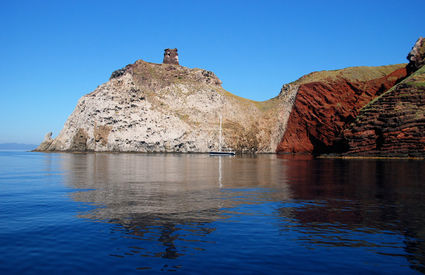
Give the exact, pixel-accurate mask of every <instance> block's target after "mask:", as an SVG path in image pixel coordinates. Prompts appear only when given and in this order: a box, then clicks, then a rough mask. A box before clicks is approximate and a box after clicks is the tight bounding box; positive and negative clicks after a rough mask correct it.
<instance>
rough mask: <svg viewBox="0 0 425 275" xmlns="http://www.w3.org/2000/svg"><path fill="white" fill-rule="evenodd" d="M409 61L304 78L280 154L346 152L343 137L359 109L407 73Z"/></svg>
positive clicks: (281, 143)
mask: <svg viewBox="0 0 425 275" xmlns="http://www.w3.org/2000/svg"><path fill="white" fill-rule="evenodd" d="M404 66H405V64H400V65H391V66H382V67H353V68H347V69H344V70H338V71H322V72H315V73H312V74H309V75H307V76H304V77H302V78H301V79H299V80H298V81H296V82H295V83H296V84H298V85H299V88H298V93H297V97H296V100H295V104H294V107H293V109H292V111H291V115H290V117H289V121H288V125H287V128H286V131H285V133H284V135H283V138H282V140H281V142H280V143H279V145H278V147H277V150H276V151H277V152H279V153H316V154H321V153H330V152H341V151H343V150H344V149H345V148H344V144H342V143H341V142H340V141H341V139H340V138H339V136H340V134H341V132H342V130H343V129H344V128H345V127H346V126H347V125H348V124H349V123H350V122H352V121H353V120H354V118H355V117H356V116H357V114H358V112H359V110H360V109H361V108H362V107H363V106H364V105H366V104H367V103H368V102H369V101H370V100H372V99H373V98H374V97H376V96H378V95H380V94H382V93H384V92H385V91H387V90H388V89H390V88H391V87H392V86H393V85H394V84H395V83H397V82H398V81H400V80H401V79H403V78H404V77H405V76H406V69H405V68H404Z"/></svg>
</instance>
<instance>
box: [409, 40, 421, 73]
mask: <svg viewBox="0 0 425 275" xmlns="http://www.w3.org/2000/svg"><path fill="white" fill-rule="evenodd" d="M407 60H409V64H408V65H407V72H408V73H409V74H411V73H413V72H415V71H417V70H419V69H420V68H421V67H422V66H423V65H425V38H423V37H419V39H418V40H417V41H416V43H415V45H414V46H413V48H412V50H411V51H410V52H409V54H408V55H407Z"/></svg>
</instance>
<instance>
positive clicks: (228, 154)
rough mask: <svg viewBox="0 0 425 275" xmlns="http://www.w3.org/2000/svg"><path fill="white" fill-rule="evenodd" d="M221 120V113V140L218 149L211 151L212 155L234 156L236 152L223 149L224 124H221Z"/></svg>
mask: <svg viewBox="0 0 425 275" xmlns="http://www.w3.org/2000/svg"><path fill="white" fill-rule="evenodd" d="M221 121H222V118H221V115H220V134H219V142H218V151H213V152H210V156H234V155H235V152H232V151H223V150H222V146H221V143H222V126H221V123H222V122H221Z"/></svg>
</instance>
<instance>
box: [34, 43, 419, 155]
mask: <svg viewBox="0 0 425 275" xmlns="http://www.w3.org/2000/svg"><path fill="white" fill-rule="evenodd" d="M407 58H408V60H409V63H408V64H407V65H406V64H397V65H388V66H379V67H352V68H346V69H342V70H335V71H321V72H314V73H311V74H308V75H306V76H303V77H301V78H300V79H299V80H297V81H294V82H292V83H290V84H285V85H283V87H282V89H281V91H280V93H279V95H278V96H276V97H275V98H272V99H270V100H267V101H263V102H257V101H252V100H249V99H245V98H241V97H238V96H236V95H233V94H231V93H229V92H228V91H226V90H224V89H223V88H222V86H221V80H220V79H219V78H218V77H217V76H216V75H215V74H214V73H213V72H210V71H206V70H202V69H190V68H186V67H183V66H180V65H179V59H178V54H177V49H166V50H165V54H164V62H163V64H155V63H149V62H145V61H143V60H138V61H136V62H135V63H133V64H130V65H127V66H125V67H124V68H122V69H119V70H116V71H114V72H113V73H112V75H111V78H110V80H109V81H108V82H106V83H104V84H102V85H100V86H99V87H98V88H97V89H96V90H94V91H93V92H92V93H90V94H88V95H85V96H83V97H82V98H81V99H80V100H79V102H78V104H77V106H76V108H75V110H74V112H73V113H72V114H71V115H70V116H69V118H68V120H67V121H66V123H65V125H64V128H63V129H62V131H61V132H60V133H59V135H58V136H57V137H56V138H54V139H53V138H52V134H51V133H49V134H47V135H46V137H45V140H44V141H43V142H42V143H41V144H40V146H38V147H37V148H36V149H35V151H39V152H137V153H140V152H143V153H207V152H209V151H214V150H217V149H218V147H219V145H218V132H219V129H218V128H219V123H218V121H219V119H218V118H219V116H222V117H223V126H222V128H223V129H222V131H223V145H224V147H225V148H227V149H229V150H234V151H236V152H238V153H308V154H313V155H329V154H333V155H339V156H342V157H358V156H361V157H415V158H421V157H424V156H425V71H424V70H425V67H423V66H424V63H425V61H424V60H425V39H423V38H420V39H418V41H417V42H416V43H415V45H414V47H413V48H412V50H411V52H410V53H409V55H408V57H407Z"/></svg>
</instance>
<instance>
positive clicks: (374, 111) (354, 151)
mask: <svg viewBox="0 0 425 275" xmlns="http://www.w3.org/2000/svg"><path fill="white" fill-rule="evenodd" d="M344 137H345V139H346V141H347V143H348V145H349V150H348V153H347V154H348V155H360V156H384V157H387V156H397V157H425V66H423V67H422V68H421V69H419V70H418V71H416V72H415V73H414V74H413V75H411V76H409V77H408V78H406V79H405V80H404V81H403V82H401V83H399V84H398V85H396V86H395V87H393V88H392V89H391V90H389V91H388V92H386V93H384V94H383V95H382V96H380V97H378V98H377V99H376V100H374V101H372V102H371V103H369V104H368V105H367V106H365V107H364V108H363V109H362V110H361V111H360V113H359V115H358V117H357V119H356V120H355V121H354V122H353V123H352V124H351V125H350V127H348V128H347V129H346V130H344Z"/></svg>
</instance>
